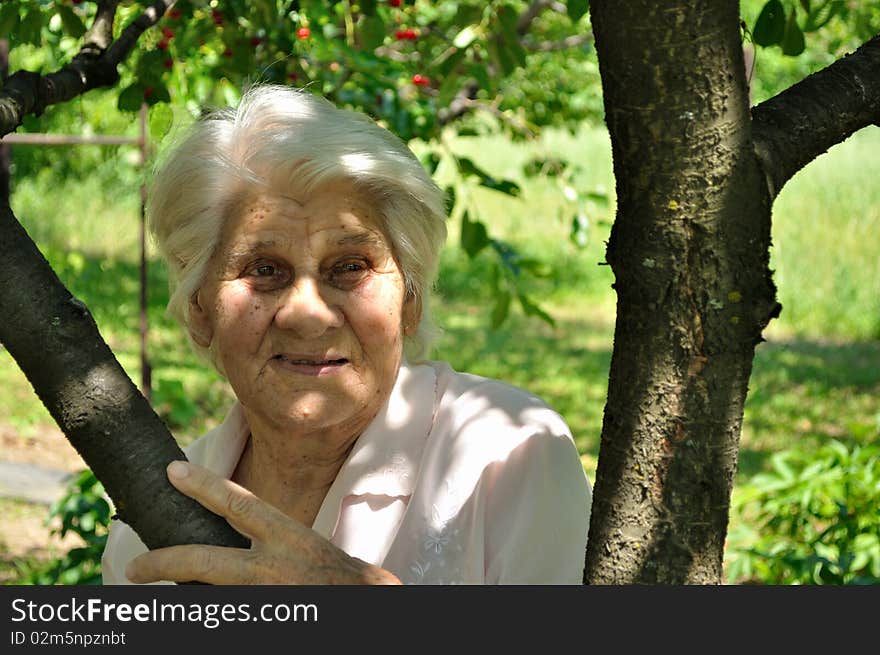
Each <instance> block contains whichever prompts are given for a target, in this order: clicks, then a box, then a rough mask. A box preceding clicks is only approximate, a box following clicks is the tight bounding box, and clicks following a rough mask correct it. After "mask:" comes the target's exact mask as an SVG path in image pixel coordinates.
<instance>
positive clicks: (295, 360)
mask: <svg viewBox="0 0 880 655" xmlns="http://www.w3.org/2000/svg"><path fill="white" fill-rule="evenodd" d="M272 361H273V362H275V364H276V366H278V367H279V368H280V369H281V370H284V371H289V372H291V373H299V374H300V375H332V374H334V373H337V372H339V371H340V370H341V369H342V368H343V367H344V366H345V365H346V364H348V359H346V358H344V357H338V358H324V357H311V356H307V355H306V356H304V355H285V354H279V355H275V357H273V358H272Z"/></svg>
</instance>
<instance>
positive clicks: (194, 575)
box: [125, 545, 254, 585]
mask: <svg viewBox="0 0 880 655" xmlns="http://www.w3.org/2000/svg"><path fill="white" fill-rule="evenodd" d="M250 561H251V557H250V551H249V550H244V549H241V548H224V547H222V546H202V545H185V546H170V547H168V548H159V549H157V550H151V551H149V552H147V553H144V554H143V555H140V556H138V557H136V558H134V559H133V560H132V561H131V562H129V564H128V566H127V567H126V569H125V575H126V577H127V578H128V579H129V580H131V581H132V582H134V583H136V584H145V583H148V582H159V581H162V580H164V581H169V582H206V583H208V584H213V585H223V584H227V585H229V584H237V585H243V584H253V577H254V576H253V571H252V570H251V567H250V566H249V564H250Z"/></svg>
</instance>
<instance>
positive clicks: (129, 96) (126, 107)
mask: <svg viewBox="0 0 880 655" xmlns="http://www.w3.org/2000/svg"><path fill="white" fill-rule="evenodd" d="M143 101H144V87H143V85H141V83H140V82H135V83H134V84H131V85H129V86H127V87H125V88H124V89H123V90H122V92H121V93H120V94H119V99H118V100H117V101H116V107H117V108H118V109H119V110H120V111H138V110H139V109H140V108H141V104H142V103H143Z"/></svg>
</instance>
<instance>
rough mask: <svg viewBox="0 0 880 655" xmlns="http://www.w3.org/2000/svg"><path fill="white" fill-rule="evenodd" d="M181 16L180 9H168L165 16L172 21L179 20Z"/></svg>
mask: <svg viewBox="0 0 880 655" xmlns="http://www.w3.org/2000/svg"><path fill="white" fill-rule="evenodd" d="M182 15H183V14H182V13H181V12H180V9H177V8H173V9H169V10H168V14H167V16H168V18H171V19H174V20H177V19H178V18H180V17H181V16H182Z"/></svg>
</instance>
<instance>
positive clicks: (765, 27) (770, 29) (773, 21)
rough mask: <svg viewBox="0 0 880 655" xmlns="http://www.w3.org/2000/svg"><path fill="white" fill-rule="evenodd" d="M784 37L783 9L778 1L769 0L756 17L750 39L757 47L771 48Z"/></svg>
mask: <svg viewBox="0 0 880 655" xmlns="http://www.w3.org/2000/svg"><path fill="white" fill-rule="evenodd" d="M784 36H785V9H784V8H783V6H782V3H781V2H780V1H779V0H770V1H769V2H768V3H767V4H765V5H764V8H763V9H762V10H761V13H760V14H759V15H758V20H757V22H755V29H754V30H752V39H754V41H755V43H757V44H758V45H762V46H771V45H776V44H777V43H780V42H781V41H782V38H783V37H784Z"/></svg>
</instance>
